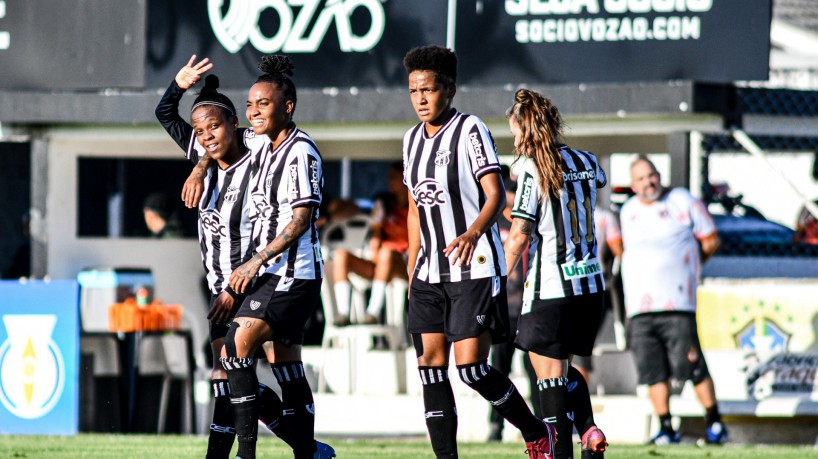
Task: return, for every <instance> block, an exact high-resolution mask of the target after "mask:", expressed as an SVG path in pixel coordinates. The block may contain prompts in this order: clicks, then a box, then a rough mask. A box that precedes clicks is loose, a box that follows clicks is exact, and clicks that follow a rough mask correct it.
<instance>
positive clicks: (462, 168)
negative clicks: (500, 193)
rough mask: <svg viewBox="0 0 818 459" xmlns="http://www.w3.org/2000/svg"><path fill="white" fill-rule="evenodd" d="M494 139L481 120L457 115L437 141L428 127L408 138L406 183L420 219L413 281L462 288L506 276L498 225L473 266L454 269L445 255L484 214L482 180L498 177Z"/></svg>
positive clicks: (420, 127) (485, 239) (476, 254)
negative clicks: (463, 284)
mask: <svg viewBox="0 0 818 459" xmlns="http://www.w3.org/2000/svg"><path fill="white" fill-rule="evenodd" d="M499 171H500V165H499V163H498V161H497V152H496V149H495V146H494V139H493V138H492V137H491V133H490V132H489V130H488V128H487V127H486V125H485V124H483V122H482V121H481V120H480V118H478V117H476V116H472V115H466V114H463V113H455V115H454V116H453V117H452V118H451V119H450V120H449V122H448V123H446V125H445V126H443V127H442V128H441V129H440V130H439V131H438V132H437V133H436V134H435V135H434V136H433V137H431V138H427V136H426V130H425V128H424V123H420V124H418V125H417V126H415V127H413V128H412V129H410V130H409V131H407V132H406V135H405V136H404V138H403V182H404V183H405V184H406V186H407V187H408V188H409V189H410V190H411V192H412V197H413V199H414V201H415V204H416V205H417V208H418V213H419V218H420V222H419V223H420V253H419V254H418V259H417V264H416V266H415V273H414V275H415V276H417V278H418V279H421V280H423V281H426V282H429V283H438V282H458V281H461V280H469V279H480V278H484V277H491V276H500V275H502V276H504V275H505V274H506V264H505V257H504V254H503V243H502V242H501V240H500V232H499V229H498V227H497V223H494V224H493V225H492V226H491V229H489V231H487V232H486V233H485V234H484V235H483V236H481V237H480V239H479V240H478V242H477V246H476V247H475V250H474V256H473V257H472V260H471V264H470V265H465V264H464V265H463V266H456V265H455V266H453V265H452V264H451V262H450V261H449V259H447V258H446V256H445V255H444V254H443V249H445V248H446V246H447V245H448V244H449V243H451V241H452V240H454V239H455V238H456V237H457V236H459V235H461V234H463V233H464V232H465V231H466V230H467V229H468V227H469V226H470V225H471V224H472V223H473V222H474V220H475V219H476V218H477V216H478V215H479V214H480V209H481V208H482V207H483V204H484V203H485V201H486V195H485V193H484V192H483V189H482V187H481V186H480V178H481V177H483V176H484V175H486V174H488V173H499Z"/></svg>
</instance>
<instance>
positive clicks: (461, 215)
mask: <svg viewBox="0 0 818 459" xmlns="http://www.w3.org/2000/svg"><path fill="white" fill-rule="evenodd" d="M458 118H459V119H458V121H457V125H456V126H455V128H454V133H453V134H452V137H451V141H450V142H449V152H450V153H449V155H450V158H449V164H448V165H447V166H446V180H448V182H449V197H450V198H451V210H452V216H453V217H454V228H455V234H457V235H461V234H463V233H465V232H466V230H467V229H469V227H468V225H467V224H466V212H465V210H464V209H463V199H462V194H461V192H460V180H461V177H460V160H459V157H458V154H459V153H458V150H459V149H458V148H457V141H458V140H459V139H460V133H461V131H462V130H463V123H464V122H465V121H466V117H465V116H458ZM476 129H477V127H474V128H472V130H476ZM433 151H437V150H433ZM432 163H433V162H432V161H430V162H429V164H432ZM463 179H465V177H464V178H463ZM481 198H482V195H481ZM481 207H482V203H481ZM443 247H445V245H444V246H443ZM441 248H442V247H441ZM447 266H448V265H447ZM460 279H461V280H470V279H471V270H470V269H469V268H468V267H467V265H465V264H464V265H462V268H461V277H460Z"/></svg>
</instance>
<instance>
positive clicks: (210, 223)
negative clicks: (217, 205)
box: [199, 209, 227, 237]
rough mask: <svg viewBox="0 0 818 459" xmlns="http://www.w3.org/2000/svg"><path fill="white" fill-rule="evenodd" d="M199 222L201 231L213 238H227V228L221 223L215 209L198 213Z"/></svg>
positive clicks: (220, 217) (219, 215) (220, 218)
mask: <svg viewBox="0 0 818 459" xmlns="http://www.w3.org/2000/svg"><path fill="white" fill-rule="evenodd" d="M199 222H200V224H201V225H202V229H204V230H205V231H208V232H210V233H212V234H213V235H214V236H221V237H227V227H226V226H225V225H224V224H223V223H222V216H221V214H220V213H219V211H217V210H216V209H207V210H204V211H200V212H199Z"/></svg>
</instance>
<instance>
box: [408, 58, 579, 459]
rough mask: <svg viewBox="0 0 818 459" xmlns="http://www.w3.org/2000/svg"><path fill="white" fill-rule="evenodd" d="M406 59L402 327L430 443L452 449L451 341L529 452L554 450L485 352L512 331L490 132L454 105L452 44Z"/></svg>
mask: <svg viewBox="0 0 818 459" xmlns="http://www.w3.org/2000/svg"><path fill="white" fill-rule="evenodd" d="M403 63H404V66H405V67H406V71H407V72H408V74H409V96H410V98H411V100H412V106H413V107H414V109H415V112H416V113H417V116H418V118H419V119H420V124H418V125H417V126H415V127H413V128H411V129H409V131H407V132H406V135H405V136H404V141H403V164H404V183H405V184H406V185H407V187H408V188H409V198H410V199H409V216H408V229H409V252H408V254H409V261H408V270H409V273H410V279H411V283H410V290H409V318H408V322H409V323H408V329H409V332H410V333H411V334H412V340H413V342H414V345H415V349H416V352H417V357H418V371H419V373H420V378H421V381H422V383H423V401H424V406H425V408H426V425H427V428H428V430H429V436H430V437H431V440H432V449H433V450H434V452H435V454H436V455H437V457H439V458H441V457H447V458H449V457H457V439H456V436H457V411H456V409H455V400H454V395H453V393H452V388H451V384H450V382H449V376H448V364H449V349H450V346H451V344H452V343H454V357H455V362H456V364H457V373H458V375H459V376H460V379H461V380H463V382H464V383H466V384H467V385H468V386H469V387H471V388H472V389H474V390H475V391H477V392H478V393H479V394H480V395H481V396H483V398H485V399H486V400H488V401H489V402H490V403H491V404H492V405H493V406H494V407H495V408H496V409H497V411H499V412H500V413H501V414H502V415H503V417H505V418H506V419H507V420H508V421H509V422H510V423H511V424H513V425H514V426H516V427H517V428H518V429H520V431H521V432H522V435H523V438H524V439H525V441H526V446H527V447H528V453H529V456H530V457H531V458H540V459H542V458H551V457H552V455H551V451H552V447H553V430H552V429H553V428H552V427H551V426H550V424H544V423H543V422H542V421H540V420H539V419H537V418H536V417H535V416H534V415H533V414H531V411H530V410H529V408H528V405H526V403H525V400H523V398H522V396H521V395H520V393H519V392H518V391H517V388H516V387H515V386H514V384H513V383H512V382H511V381H510V380H509V379H508V377H507V376H505V375H503V374H502V373H500V372H499V371H497V370H495V369H494V368H492V367H491V366H489V364H488V361H487V359H488V354H489V348H490V346H491V343H492V341H493V340H495V341H498V342H499V341H502V340H504V339H505V338H506V336H507V334H508V310H507V305H506V292H505V279H504V277H505V274H506V267H505V260H504V259H503V247H502V243H501V242H500V234H499V232H498V228H497V223H496V220H497V217H498V215H499V213H500V212H501V211H502V209H503V207H504V206H505V191H504V189H503V185H502V182H501V179H500V173H499V172H500V166H499V164H498V162H497V154H496V152H495V148H494V141H493V139H492V138H491V134H490V133H489V131H488V128H486V126H485V125H484V124H483V122H482V121H481V120H480V119H479V118H477V117H475V116H471V115H466V114H463V113H460V112H458V111H457V110H455V109H454V108H453V107H452V100H453V99H454V96H455V92H456V80H457V57H456V56H455V54H454V52H452V51H451V50H448V49H445V48H442V47H439V46H425V47H420V48H415V49H412V50H411V51H409V52H408V53H407V54H406V56H405V57H404V60H403ZM568 438H569V439H570V435H569V436H568Z"/></svg>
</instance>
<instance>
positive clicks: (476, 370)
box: [457, 360, 491, 388]
mask: <svg viewBox="0 0 818 459" xmlns="http://www.w3.org/2000/svg"><path fill="white" fill-rule="evenodd" d="M490 372H491V367H490V366H489V363H488V361H487V360H483V361H482V362H475V363H469V364H466V365H458V366H457V374H458V376H460V380H461V381H463V383H464V384H466V385H467V386H469V387H472V388H474V387H475V385H476V384H477V383H478V382H479V381H481V380H483V379H484V378H485V377H486V376H488V375H489V373H490Z"/></svg>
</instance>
